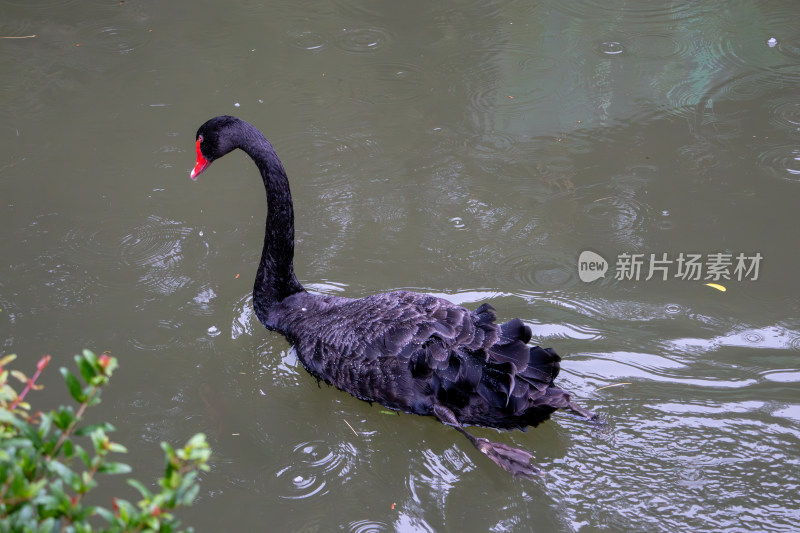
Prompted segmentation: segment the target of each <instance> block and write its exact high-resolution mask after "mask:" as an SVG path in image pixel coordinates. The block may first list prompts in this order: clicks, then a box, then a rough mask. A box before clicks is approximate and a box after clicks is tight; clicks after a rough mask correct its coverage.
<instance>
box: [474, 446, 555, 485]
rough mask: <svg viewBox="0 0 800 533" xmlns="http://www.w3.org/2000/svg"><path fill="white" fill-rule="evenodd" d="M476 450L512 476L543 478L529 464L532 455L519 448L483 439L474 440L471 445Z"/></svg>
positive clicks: (539, 471)
mask: <svg viewBox="0 0 800 533" xmlns="http://www.w3.org/2000/svg"><path fill="white" fill-rule="evenodd" d="M472 444H474V445H475V447H476V448H478V449H479V450H480V451H481V452H483V453H484V454H486V457H488V458H489V459H491V460H492V461H493V462H494V464H496V465H497V466H499V467H500V468H502V469H503V470H505V471H506V472H510V473H511V474H512V475H514V476H521V477H525V478H528V479H535V477H534V476H544V472H542V471H541V470H539V469H538V468H536V466H534V465H533V464H531V459H533V454H532V453H530V452H528V451H526V450H522V449H520V448H513V447H511V446H507V445H505V444H503V443H501V442H491V441H489V440H487V439H484V438H476V439H475V440H474V441H473V443H472Z"/></svg>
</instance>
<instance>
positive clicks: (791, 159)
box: [757, 143, 800, 182]
mask: <svg viewBox="0 0 800 533" xmlns="http://www.w3.org/2000/svg"><path fill="white" fill-rule="evenodd" d="M757 161H758V165H759V167H760V168H761V169H763V170H764V171H765V172H766V173H767V174H769V175H770V176H773V177H776V178H779V179H782V180H787V181H793V182H800V143H792V144H782V145H778V146H772V147H769V148H766V149H764V150H763V151H762V152H761V153H759V154H758V156H757Z"/></svg>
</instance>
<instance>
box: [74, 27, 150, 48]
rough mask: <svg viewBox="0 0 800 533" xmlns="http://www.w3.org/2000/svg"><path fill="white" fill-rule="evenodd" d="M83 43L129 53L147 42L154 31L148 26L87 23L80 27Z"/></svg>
mask: <svg viewBox="0 0 800 533" xmlns="http://www.w3.org/2000/svg"><path fill="white" fill-rule="evenodd" d="M79 29H80V38H81V43H80V44H81V45H82V46H85V47H91V48H95V49H99V50H106V51H109V52H116V53H119V54H127V53H130V52H133V51H134V50H136V49H138V48H141V47H142V46H144V45H145V44H147V43H148V42H149V41H150V40H151V38H152V35H153V33H152V32H151V31H150V30H148V29H147V28H144V27H140V26H136V25H132V26H130V27H123V26H109V25H105V24H101V25H97V24H96V23H95V22H89V23H85V24H84V25H82V26H80V27H79Z"/></svg>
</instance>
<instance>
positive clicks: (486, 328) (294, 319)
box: [191, 116, 595, 477]
mask: <svg viewBox="0 0 800 533" xmlns="http://www.w3.org/2000/svg"><path fill="white" fill-rule="evenodd" d="M196 139H197V140H196V147H197V160H196V164H195V168H194V170H193V171H192V173H191V177H192V179H196V178H197V176H198V175H199V174H200V173H202V172H203V171H204V170H206V168H208V166H209V165H210V164H211V162H213V161H214V160H216V159H219V158H220V157H222V156H224V155H225V154H227V153H229V152H230V151H232V150H234V149H236V148H240V149H242V150H244V151H245V152H246V153H247V154H248V155H249V156H250V157H251V158H252V159H253V160H254V162H255V163H256V166H257V167H258V168H259V171H260V172H261V176H262V178H263V181H264V186H265V189H266V193H267V205H268V214H267V221H266V229H265V237H264V248H263V251H262V257H261V262H260V264H259V268H258V271H257V274H256V280H255V285H254V287H253V304H254V307H255V311H256V315H257V316H258V319H259V320H260V321H261V323H262V324H263V325H264V326H265V327H266V328H267V329H270V330H273V331H277V332H279V333H281V334H283V335H284V336H285V337H286V339H287V340H288V341H289V342H290V343H291V344H293V345H294V347H295V349H296V352H297V357H298V359H299V360H300V362H301V363H302V365H303V366H304V367H305V368H306V370H308V371H309V372H310V373H311V374H312V375H313V376H315V377H316V378H318V379H320V380H323V381H325V382H326V383H329V384H331V385H334V386H336V387H337V388H339V389H341V390H343V391H346V392H348V393H350V394H352V395H353V396H355V397H356V398H359V399H362V400H366V401H369V402H378V403H380V404H382V405H385V406H387V407H389V408H392V409H397V410H400V411H404V412H408V413H414V414H418V415H433V416H435V417H436V418H437V419H439V420H440V421H441V422H443V423H444V424H447V425H450V426H452V427H454V428H455V429H456V430H458V431H459V432H461V433H462V434H464V435H465V436H466V437H467V438H468V439H469V440H470V442H472V443H473V445H475V447H476V448H478V449H479V450H480V451H481V452H483V453H485V454H486V455H487V456H488V457H489V458H490V459H491V460H492V461H494V462H495V463H496V464H498V465H499V466H500V467H502V468H503V469H505V470H507V471H509V472H511V473H512V474H515V475H521V476H525V477H531V476H532V475H533V474H538V473H540V472H539V470H538V469H537V468H536V467H535V466H533V465H532V464H531V459H532V457H533V456H532V454H531V453H530V452H527V451H525V450H521V449H518V448H512V447H510V446H507V445H505V444H502V443H497V442H490V441H488V440H487V439H483V438H476V437H474V436H472V435H471V434H470V433H468V432H467V431H466V430H465V429H464V428H463V426H464V425H480V426H488V427H493V428H499V429H525V428H527V427H529V426H536V425H537V424H539V423H540V422H542V421H544V420H547V419H548V418H549V416H550V414H551V413H552V412H553V411H555V410H556V409H558V408H566V409H570V410H572V411H574V412H576V413H578V414H580V415H582V416H584V417H586V418H590V419H591V418H594V417H595V416H594V414H593V413H591V412H590V411H587V410H585V409H583V408H582V407H580V406H578V405H577V404H575V403H574V402H573V401H572V399H571V397H570V394H569V393H568V392H566V391H564V390H563V389H561V388H559V387H557V386H556V385H554V379H555V378H556V376H557V375H558V372H559V361H560V357H559V356H558V355H557V354H556V353H555V352H554V351H553V350H551V349H549V348H540V347H538V346H533V347H531V346H529V345H528V344H527V343H528V342H529V341H530V338H531V330H530V328H528V327H527V326H525V325H524V324H523V323H522V321H520V320H519V319H513V320H511V321H509V322H506V323H504V324H496V323H495V314H494V309H493V308H492V307H491V306H490V305H488V304H483V305H481V306H480V307H478V308H477V309H476V310H474V311H470V310H468V309H466V308H465V307H462V306H459V305H456V304H454V303H452V302H449V301H447V300H445V299H442V298H437V297H434V296H430V295H426V294H420V293H416V292H411V291H394V292H388V293H379V294H374V295H371V296H367V297H365V298H360V299H350V298H342V297H339V296H330V295H319V294H312V293H309V292H306V291H305V289H303V287H302V285H301V284H300V283H299V282H298V281H297V278H296V276H295V274H294V266H293V259H294V212H293V205H292V199H291V193H290V191H289V183H288V179H287V177H286V172H285V170H284V168H283V165H282V164H281V162H280V160H279V159H278V156H277V154H276V153H275V150H274V149H273V148H272V145H271V144H270V143H269V141H267V140H266V138H265V137H264V136H263V135H262V134H261V132H259V131H258V130H257V129H256V128H255V127H253V126H252V125H250V124H248V123H247V122H244V121H242V120H240V119H237V118H235V117H230V116H221V117H215V118H213V119H211V120H209V121H208V122H206V123H205V124H203V125H202V126H201V127H200V129H199V130H198V131H197V138H196Z"/></svg>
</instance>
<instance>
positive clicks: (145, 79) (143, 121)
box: [0, 0, 800, 532]
mask: <svg viewBox="0 0 800 533" xmlns="http://www.w3.org/2000/svg"><path fill="white" fill-rule="evenodd" d="M798 28H800V10H798V9H797V6H796V4H795V2H792V1H782V2H778V1H773V2H768V1H766V2H757V3H754V2H661V3H657V2H649V1H645V0H639V1H629V2H622V1H617V2H602V1H594V0H581V1H575V2H542V3H530V2H520V1H517V2H514V1H508V2H473V3H455V2H390V1H384V0H369V1H352V2H350V1H343V0H331V1H329V2H309V1H305V2H256V1H253V0H239V1H235V2H225V3H212V2H185V1H181V2H170V3H163V2H139V1H135V0H125V1H124V2H118V1H103V2H99V1H90V2H76V1H68V0H65V1H59V0H50V1H38V2H30V1H22V0H14V1H10V0H6V1H5V2H0V37H3V38H2V39H0V72H1V73H2V77H1V78H0V80H1V81H0V101H2V103H3V105H2V107H0V146H2V149H0V258H1V259H2V261H1V262H0V343H2V345H1V346H0V354H2V353H18V354H20V355H21V356H22V360H23V361H24V362H26V363H27V364H28V365H29V366H31V367H32V366H33V364H34V362H35V361H36V360H37V359H38V357H39V356H40V355H41V354H43V353H51V354H52V355H53V356H54V358H55V360H56V361H55V362H56V363H57V364H56V365H54V366H60V365H70V364H71V356H72V354H73V353H75V352H76V351H78V350H79V349H81V348H83V347H89V348H92V349H94V350H97V351H102V350H110V351H112V353H114V354H115V355H116V356H117V357H118V358H119V359H120V360H121V363H122V367H121V370H120V371H119V372H118V375H117V376H116V377H115V381H114V383H113V384H112V388H111V389H109V390H108V391H107V394H106V395H105V401H104V403H103V405H102V407H101V413H100V415H101V416H106V417H108V418H110V419H112V421H113V422H114V424H115V425H116V426H117V428H118V432H117V434H116V438H117V440H119V441H121V442H123V443H125V444H127V445H128V446H129V448H130V449H131V453H130V454H129V457H128V460H129V462H131V463H132V464H133V465H134V467H135V468H136V470H137V471H138V472H140V476H139V477H142V478H146V477H148V476H152V477H155V476H156V474H157V473H158V471H159V469H160V468H161V464H160V461H161V459H160V450H159V449H158V446H157V443H158V442H159V441H161V440H169V441H171V442H175V443H178V442H182V441H183V440H185V439H186V438H187V437H188V436H190V435H191V434H193V433H195V432H197V431H205V432H207V433H208V434H209V436H210V440H211V442H212V445H213V447H214V450H215V461H214V465H213V469H212V471H211V472H210V473H209V474H208V475H206V476H204V478H203V485H202V492H201V495H200V497H199V501H198V502H197V505H196V506H195V507H193V508H191V509H189V510H187V511H186V512H184V513H183V516H184V517H185V522H186V523H188V524H193V525H195V526H196V528H197V530H198V531H253V530H256V531H257V530H270V531H332V530H336V531H339V530H343V531H359V532H366V531H378V530H387V531H392V530H397V531H530V530H534V531H582V532H589V531H670V532H672V531H754V530H757V531H794V530H797V529H799V528H800V511H798V508H800V498H799V497H798V490H799V489H800V442H799V440H800V395H798V388H799V387H798V385H799V384H800V369H799V367H800V365H799V364H798V357H799V356H800V297H798V292H797V287H798V282H797V273H796V266H797V265H798V264H799V263H800V251H798V247H797V245H796V243H795V241H796V238H795V237H794V231H795V226H796V223H797V220H798V218H797V215H796V208H797V204H798V198H800V95H798V90H797V88H798V86H799V85H800V33H799V32H798ZM7 37H27V38H15V39H9V38H7ZM218 114H236V115H238V116H240V117H242V118H244V119H245V120H248V121H250V122H252V123H253V124H255V125H257V126H259V127H260V128H261V129H262V130H263V131H264V132H265V133H266V135H267V136H268V137H269V138H270V139H271V140H272V142H273V144H274V145H275V147H276V149H277V150H278V153H279V154H280V155H281V157H282V159H283V161H284V164H285V165H286V167H287V169H288V172H289V176H290V180H291V183H292V189H293V193H294V197H295V212H296V213H297V216H298V220H297V222H296V230H297V237H298V244H297V252H298V257H297V259H296V271H297V273H298V277H299V278H300V279H301V280H302V282H303V283H304V284H306V285H307V286H308V287H310V288H312V289H313V290H316V291H319V292H326V293H336V294H342V295H346V296H353V297H358V296H363V295H366V294H369V293H372V292H377V291H387V290H392V289H397V288H412V289H417V290H420V291H424V292H432V293H436V294H441V295H445V296H447V297H448V298H451V299H452V300H454V301H456V302H459V303H463V304H465V305H468V306H472V307H474V306H477V305H478V304H480V303H481V302H483V301H487V300H489V301H491V302H492V304H493V305H494V306H495V307H496V308H497V309H498V314H499V317H500V318H502V319H508V318H512V317H520V318H522V319H523V320H524V321H525V322H526V323H527V324H529V325H530V326H531V327H532V328H533V331H534V337H535V338H536V340H537V342H539V343H542V344H544V345H549V346H553V347H555V348H556V350H557V351H558V352H559V353H561V354H563V356H564V358H565V361H564V364H563V371H562V376H561V379H560V383H561V384H562V385H564V386H565V388H568V389H570V390H573V391H574V392H575V394H576V396H577V397H578V398H579V399H580V401H581V403H582V404H583V405H585V406H587V407H589V408H591V409H594V410H596V411H598V412H599V413H601V414H602V415H603V417H604V418H605V420H606V424H605V425H602V426H595V425H592V424H587V423H585V422H583V421H581V420H578V419H576V418H574V417H572V416H570V415H568V414H560V415H557V416H555V417H554V419H553V420H552V421H551V422H548V423H546V424H544V425H543V426H540V427H539V428H537V429H535V430H532V431H529V432H527V433H519V432H517V433H510V434H502V435H497V434H496V433H495V432H493V431H491V430H479V432H480V433H481V435H486V436H491V437H492V438H496V439H502V440H504V441H506V442H510V443H513V444H514V445H516V446H520V447H525V448H528V449H531V450H534V451H535V453H536V456H537V461H538V464H539V465H540V466H541V467H542V468H543V469H545V470H546V471H547V477H546V478H545V479H543V480H542V481H537V482H528V481H522V480H516V479H511V478H509V477H508V476H507V475H506V474H505V473H504V472H502V471H500V470H499V469H498V468H496V467H495V466H494V465H492V464H491V463H490V462H489V461H488V460H486V459H485V458H484V457H482V456H481V455H480V453H479V452H477V450H475V449H474V448H472V446H471V445H470V444H469V443H468V442H467V441H466V440H465V439H463V438H462V437H461V436H460V435H458V434H457V433H456V432H455V431H453V430H451V429H449V428H446V427H444V426H442V425H441V424H439V423H437V422H436V421H434V420H432V419H424V418H419V417H413V416H408V415H401V416H395V415H387V414H384V413H382V412H381V409H380V408H379V407H378V406H372V407H370V406H369V405H367V404H365V403H362V402H359V401H357V400H354V399H352V398H350V397H349V396H347V395H345V394H343V393H341V392H338V391H336V390H334V389H331V388H328V387H325V386H323V387H322V388H319V387H318V386H317V384H316V381H315V380H314V379H313V378H311V377H310V376H309V375H307V374H306V373H305V371H303V369H302V368H301V367H300V366H299V364H298V362H297V361H296V359H295V357H294V356H293V354H292V352H291V350H290V349H289V347H288V346H287V344H286V342H285V341H284V340H283V338H281V337H279V336H278V335H275V334H272V333H269V332H267V331H265V330H264V329H263V328H262V327H261V326H260V325H259V324H258V322H257V320H256V319H255V317H254V315H253V312H252V308H251V296H250V294H249V293H250V287H251V284H252V278H253V276H254V271H255V265H256V263H257V260H258V257H259V255H260V246H261V243H262V239H263V233H262V232H263V220H264V212H265V209H266V206H265V202H264V199H263V193H262V191H261V185H260V183H259V181H258V177H257V174H256V173H255V169H254V167H253V166H252V164H251V163H250V162H249V161H248V160H247V158H246V157H244V156H243V155H238V156H235V157H234V156H231V157H229V158H226V159H225V160H224V161H221V162H218V163H216V164H215V165H214V167H213V169H212V171H209V172H208V173H207V174H205V175H203V176H202V177H201V178H200V180H199V181H198V183H192V182H191V181H190V180H189V177H188V172H189V170H190V169H191V167H192V164H193V162H194V133H195V130H196V128H197V127H198V126H199V125H200V124H201V123H202V122H203V121H205V120H206V119H208V118H210V117H211V116H214V115H218ZM586 250H589V251H592V252H594V253H596V254H599V255H600V256H601V257H603V258H604V259H605V260H607V261H608V263H609V265H608V271H607V272H606V275H605V277H604V278H602V279H598V280H596V281H592V282H588V283H587V282H583V281H581V280H580V279H579V273H578V257H579V255H580V254H581V252H583V251H586ZM623 254H642V256H641V259H642V261H643V263H642V267H641V271H640V272H639V275H638V276H637V275H635V274H636V273H635V272H634V271H633V270H628V269H618V266H622V265H623V263H622V262H621V261H622V260H623V259H621V258H623V257H627V256H623ZM651 254H655V255H654V256H653V257H652V258H651ZM663 254H667V256H666V257H664V256H663ZM681 254H683V259H686V258H687V257H688V255H689V254H698V255H699V259H698V260H697V262H698V263H699V264H700V266H701V268H703V271H702V273H701V275H699V276H698V277H699V278H700V279H696V280H692V279H683V278H684V277H687V276H681V275H679V274H680V272H681V271H680V270H679V268H682V265H679V258H680V257H681ZM714 254H723V255H722V256H715V255H714ZM740 254H741V255H742V256H743V258H744V259H745V260H750V259H752V258H754V257H756V255H757V254H760V256H761V258H762V259H761V260H760V263H759V264H758V266H759V268H758V272H757V279H753V278H754V277H756V276H755V274H756V273H755V272H754V271H752V270H751V271H750V272H749V273H748V272H746V271H741V270H740V271H737V270H736V267H737V256H739V255H740ZM652 259H655V260H656V261H655V262H653V261H652ZM664 259H666V261H667V262H663V260H664ZM659 261H661V262H659ZM726 261H729V263H727V264H726V263H725V262H726ZM750 263H752V261H750ZM713 265H717V267H718V268H720V269H721V270H722V271H723V273H727V275H728V276H729V277H730V278H731V279H726V278H725V277H720V279H715V275H714V274H713V268H714V266H713ZM650 266H660V267H662V269H661V270H658V269H656V270H654V271H653V274H654V275H653V276H652V277H651V279H649V280H648V279H646V278H647V277H648V275H649V274H650V271H649V268H650ZM751 266H752V265H751ZM709 269H711V270H709ZM737 272H738V274H744V275H743V276H739V277H742V279H741V280H739V279H737ZM618 273H619V274H620V275H619V276H617V274H618ZM662 273H666V275H667V277H668V279H667V280H666V281H664V280H662V279H661V278H662ZM684 273H685V272H684ZM622 274H625V276H623V275H622ZM709 274H710V276H709ZM617 277H620V278H624V279H616V278H617ZM688 277H692V276H688ZM707 277H708V279H706V278H707ZM628 278H631V279H628ZM636 278H638V279H636ZM710 282H714V283H718V284H720V285H722V286H724V287H725V288H726V289H727V291H726V292H721V291H719V290H716V289H714V288H712V287H709V286H706V285H704V284H705V283H710ZM45 382H46V384H47V389H46V394H47V397H46V398H47V400H46V401H48V402H51V401H56V400H57V399H58V398H60V397H61V394H60V393H61V391H62V390H63V389H62V386H61V384H60V377H59V376H58V375H57V372H55V371H53V372H51V373H50V375H49V376H47V377H46V379H45ZM609 385H614V386H611V387H609ZM121 490H124V489H121ZM131 497H133V496H131Z"/></svg>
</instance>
